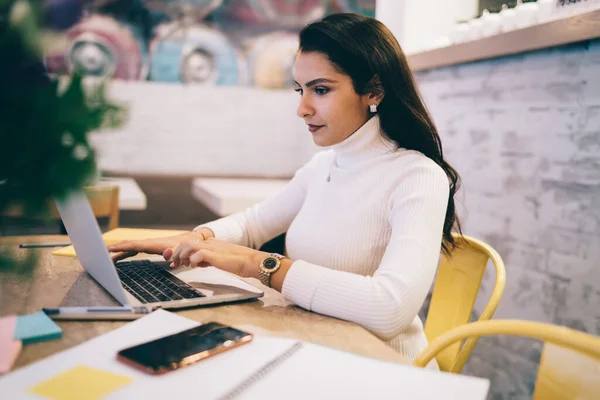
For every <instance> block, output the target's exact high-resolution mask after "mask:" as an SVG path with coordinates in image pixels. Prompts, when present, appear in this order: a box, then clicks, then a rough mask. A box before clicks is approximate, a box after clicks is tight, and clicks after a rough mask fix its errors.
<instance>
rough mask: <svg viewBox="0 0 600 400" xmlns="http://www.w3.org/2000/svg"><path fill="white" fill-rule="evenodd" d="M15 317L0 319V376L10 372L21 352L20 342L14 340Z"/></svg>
mask: <svg viewBox="0 0 600 400" xmlns="http://www.w3.org/2000/svg"><path fill="white" fill-rule="evenodd" d="M16 326H17V316H16V315H9V316H7V317H2V318H0V349H2V351H0V375H2V374H6V373H7V372H9V371H10V369H11V368H12V366H13V364H14V363H15V361H16V359H17V357H18V356H19V353H20V352H21V347H22V344H21V341H20V340H14V334H15V328H16Z"/></svg>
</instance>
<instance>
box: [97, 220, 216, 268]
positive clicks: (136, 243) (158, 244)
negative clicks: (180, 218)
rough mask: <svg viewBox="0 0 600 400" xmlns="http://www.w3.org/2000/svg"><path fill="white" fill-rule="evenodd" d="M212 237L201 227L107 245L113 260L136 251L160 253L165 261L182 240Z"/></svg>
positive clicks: (120, 258)
mask: <svg viewBox="0 0 600 400" xmlns="http://www.w3.org/2000/svg"><path fill="white" fill-rule="evenodd" d="M209 237H214V234H213V232H212V231H211V230H210V229H207V228H201V229H200V230H198V231H195V232H186V233H182V234H179V235H175V236H167V237H163V238H154V239H143V240H123V241H121V242H118V243H115V244H111V245H110V246H108V251H109V252H111V253H114V254H111V258H112V260H113V262H116V261H119V260H122V259H124V258H127V257H133V256H135V255H136V254H138V253H148V254H160V255H162V256H163V258H164V259H165V260H167V261H169V260H170V259H171V257H172V256H173V251H174V250H175V249H176V248H177V246H179V245H180V244H181V243H183V242H189V241H203V240H206V239H208V238H209Z"/></svg>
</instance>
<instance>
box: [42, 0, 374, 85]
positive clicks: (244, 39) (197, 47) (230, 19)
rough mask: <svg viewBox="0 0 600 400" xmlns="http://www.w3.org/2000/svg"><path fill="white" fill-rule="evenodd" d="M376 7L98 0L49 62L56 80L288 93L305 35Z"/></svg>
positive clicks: (304, 1)
mask: <svg viewBox="0 0 600 400" xmlns="http://www.w3.org/2000/svg"><path fill="white" fill-rule="evenodd" d="M375 1H376V0H362V1H361V0H95V1H92V2H89V3H88V4H87V9H86V10H84V12H83V13H82V14H83V17H82V18H81V19H80V20H79V21H78V23H77V24H75V25H74V26H72V27H71V28H69V29H68V31H66V32H65V36H66V39H67V40H66V43H67V44H66V46H65V47H64V48H62V49H60V50H59V51H56V50H54V51H52V52H49V53H47V54H46V55H45V62H46V66H47V68H48V70H49V72H51V73H55V74H69V73H72V72H73V71H75V70H77V71H81V72H82V73H83V74H85V75H90V76H102V77H112V78H115V79H123V80H150V81H158V82H169V83H179V84H193V85H213V86H214V85H216V86H226V85H241V86H255V87H262V88H286V87H289V86H291V84H292V82H293V79H292V76H291V70H292V65H293V60H294V56H295V52H296V49H297V47H298V39H297V34H298V32H299V30H300V29H301V28H302V27H303V26H304V25H306V24H307V23H309V22H311V21H314V20H316V19H318V18H322V17H323V16H325V15H328V14H331V13H336V12H356V13H361V14H364V15H369V16H374V14H375Z"/></svg>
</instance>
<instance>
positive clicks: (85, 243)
mask: <svg viewBox="0 0 600 400" xmlns="http://www.w3.org/2000/svg"><path fill="white" fill-rule="evenodd" d="M55 203H56V208H57V209H58V212H59V213H60V217H61V218H62V221H63V224H64V225H65V228H66V230H67V233H68V235H69V239H71V243H72V244H73V247H74V248H75V252H76V253H77V257H78V258H79V262H80V263H81V265H82V266H83V268H85V270H86V271H87V272H88V273H89V274H90V275H91V276H92V277H93V278H94V279H95V280H96V281H97V282H98V283H99V284H100V285H102V286H103V287H104V289H106V290H107V291H108V292H109V293H110V294H112V295H113V297H114V298H115V299H116V300H117V301H118V302H119V303H121V304H122V305H128V304H129V302H128V301H127V296H126V295H125V289H123V286H122V285H121V280H120V279H119V275H118V274H117V270H116V268H115V266H114V264H113V262H112V260H111V258H110V254H109V252H108V249H107V248H106V245H105V244H104V240H103V239H102V232H101V231H100V227H99V226H98V221H96V217H95V216H94V212H93V211H92V208H91V207H90V203H89V201H88V199H87V197H86V196H85V194H84V193H83V192H74V193H71V194H69V195H68V196H67V197H66V198H65V199H64V200H63V201H60V200H58V199H55Z"/></svg>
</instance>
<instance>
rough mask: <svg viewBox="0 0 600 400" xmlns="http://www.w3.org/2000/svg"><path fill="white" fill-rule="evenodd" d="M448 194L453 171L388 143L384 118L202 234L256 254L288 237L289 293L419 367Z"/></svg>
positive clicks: (299, 302) (297, 301)
mask: <svg viewBox="0 0 600 400" xmlns="http://www.w3.org/2000/svg"><path fill="white" fill-rule="evenodd" d="M448 195H449V183H448V179H447V177H446V174H445V173H444V171H443V170H442V169H441V168H440V167H439V166H438V165H437V164H436V163H435V162H433V161H432V160H431V159H429V158H427V157H425V156H424V155H422V154H421V153H419V152H416V151H410V150H405V149H401V148H400V149H398V148H397V146H396V145H395V144H394V143H392V142H390V141H389V140H387V139H385V138H384V136H383V134H382V132H381V130H380V124H379V118H378V117H377V116H375V117H373V118H371V119H370V120H369V121H367V122H366V123H365V124H364V125H363V126H362V127H361V128H359V129H358V130H357V131H356V132H355V133H354V134H352V135H351V136H349V137H348V138H346V139H345V140H344V141H343V142H341V143H339V144H336V145H334V146H331V147H330V148H329V150H325V151H322V152H319V153H317V154H316V155H315V156H314V157H313V158H312V159H311V160H310V161H309V162H308V163H307V164H306V165H304V166H303V167H302V168H300V169H299V170H298V171H297V172H296V174H295V176H294V177H293V179H292V180H291V181H290V182H289V183H288V184H287V185H286V186H285V188H284V189H283V190H282V191H281V192H279V193H278V194H277V195H275V196H272V197H271V198H268V199H266V200H264V201H263V202H261V203H260V204H257V205H255V206H253V207H250V208H249V209H247V210H245V211H243V212H239V213H236V214H233V215H231V216H227V217H224V218H221V219H218V220H216V221H213V222H210V223H208V224H203V225H200V226H199V227H202V226H203V227H207V228H210V229H211V230H212V231H213V232H214V234H215V237H216V238H217V239H220V240H224V241H228V242H231V243H235V244H239V245H243V246H248V247H252V248H259V247H260V246H261V245H262V244H263V243H265V242H267V241H269V240H271V239H272V238H274V237H276V236H278V235H280V234H282V233H284V232H287V235H286V255H287V256H288V257H289V258H290V259H292V260H294V263H293V265H292V267H291V268H290V269H289V271H288V273H287V275H286V277H285V281H284V283H283V290H282V293H283V296H284V297H285V298H286V299H288V300H290V301H292V302H294V303H295V304H297V305H299V306H300V307H303V308H305V309H307V310H312V311H315V312H318V313H321V314H325V315H329V316H332V317H337V318H341V319H345V320H348V321H353V322H355V323H357V324H360V325H362V326H364V327H365V328H367V329H369V330H370V331H371V332H373V333H374V334H375V335H377V336H379V337H380V338H381V339H382V340H384V341H386V342H387V343H388V344H389V345H390V346H391V347H392V348H394V349H396V350H397V351H399V352H400V353H401V354H402V355H403V356H404V357H405V358H406V359H407V360H408V361H410V362H412V361H413V360H414V359H415V358H416V356H417V355H418V354H419V352H421V351H422V350H423V349H424V348H425V347H426V346H427V340H426V338H425V335H424V332H423V324H422V322H421V320H420V319H419V317H418V315H417V313H418V312H419V310H420V308H421V306H422V304H423V301H424V300H425V297H426V295H427V293H428V291H429V289H430V287H431V284H432V282H433V279H434V276H435V271H436V268H437V264H438V260H439V255H440V249H441V242H442V229H443V224H444V218H445V215H446V206H447V203H448ZM199 227H197V228H199ZM197 228H196V229H197Z"/></svg>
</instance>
